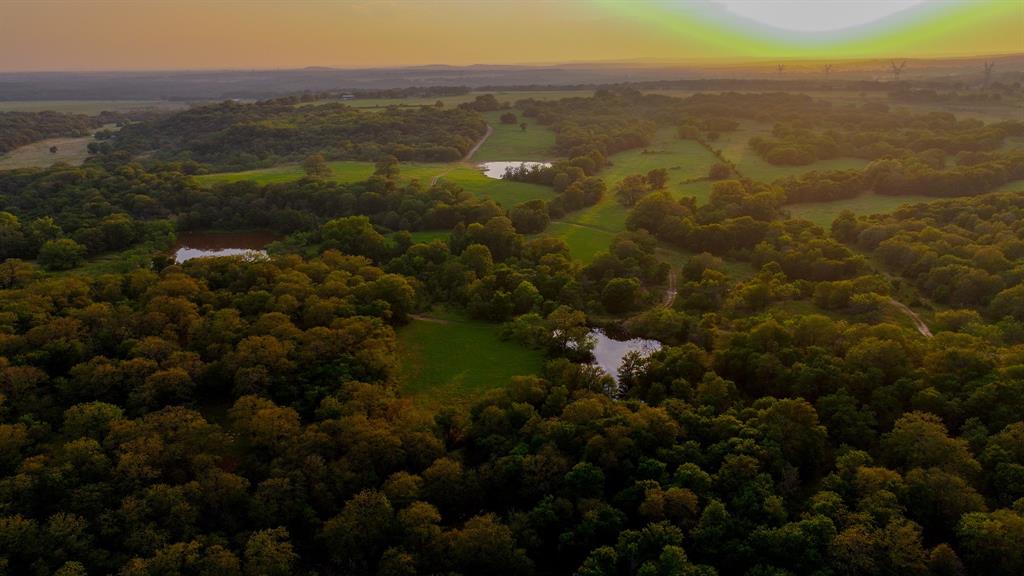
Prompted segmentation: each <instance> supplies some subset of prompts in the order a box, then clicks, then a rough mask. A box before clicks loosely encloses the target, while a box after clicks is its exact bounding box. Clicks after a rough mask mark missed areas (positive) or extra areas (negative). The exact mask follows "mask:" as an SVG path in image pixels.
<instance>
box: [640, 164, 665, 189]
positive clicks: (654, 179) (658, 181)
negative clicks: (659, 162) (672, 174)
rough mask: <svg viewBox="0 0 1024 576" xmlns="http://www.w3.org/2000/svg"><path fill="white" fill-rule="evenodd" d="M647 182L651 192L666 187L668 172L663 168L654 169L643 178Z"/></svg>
mask: <svg viewBox="0 0 1024 576" xmlns="http://www.w3.org/2000/svg"><path fill="white" fill-rule="evenodd" d="M644 178H645V179H646V180H647V184H648V186H650V187H651V189H652V190H661V189H663V188H665V186H666V185H668V170H666V169H664V168H655V169H654V170H651V171H649V172H648V173H647V176H645V177H644Z"/></svg>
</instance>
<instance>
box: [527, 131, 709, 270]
mask: <svg viewBox="0 0 1024 576" xmlns="http://www.w3.org/2000/svg"><path fill="white" fill-rule="evenodd" d="M611 161H612V165H611V166H609V167H607V168H605V169H604V170H602V171H601V172H600V173H599V174H598V176H600V177H601V178H602V179H604V181H605V184H607V185H608V192H607V193H606V194H605V196H604V198H602V199H601V201H600V202H598V203H597V204H595V205H594V206H590V207H588V208H585V209H583V210H580V211H577V212H573V213H572V214H569V215H567V216H566V217H565V218H564V219H563V221H562V222H556V223H553V224H552V225H551V226H550V227H549V228H548V231H547V233H549V234H553V235H556V236H559V237H561V238H562V239H563V240H565V242H566V244H568V245H569V249H570V251H571V253H572V255H573V257H574V258H579V259H580V260H582V261H583V262H590V261H591V260H593V258H594V256H595V255H597V254H599V253H601V252H603V251H605V250H607V249H608V244H609V242H610V241H611V239H612V238H613V237H614V236H615V234H617V233H619V232H621V231H623V230H625V229H626V214H627V212H628V210H627V209H626V208H624V207H623V206H622V205H621V204H619V202H618V200H617V199H616V197H615V186H616V185H617V184H618V183H619V182H620V181H622V179H623V178H625V177H626V176H629V175H631V174H645V173H647V172H648V171H650V170H653V169H655V168H665V169H667V170H668V175H669V182H668V190H669V191H670V192H671V193H672V195H673V196H674V197H676V198H679V197H682V196H697V197H698V200H701V199H704V200H706V199H707V195H708V194H709V193H710V185H709V184H708V183H706V182H691V183H687V184H684V182H686V181H687V180H691V179H693V178H700V177H703V176H705V175H706V174H707V172H708V168H710V167H711V165H712V164H713V163H714V162H715V157H714V156H713V155H712V154H711V153H710V152H708V151H707V150H705V149H704V148H703V147H702V146H700V145H699V144H697V143H696V142H694V141H692V140H680V139H678V138H676V135H675V130H674V129H673V128H662V129H661V130H659V131H658V135H657V137H656V138H655V140H654V142H653V143H652V144H651V145H650V146H648V147H647V149H646V150H630V151H627V152H621V153H619V154H615V155H613V156H612V157H611Z"/></svg>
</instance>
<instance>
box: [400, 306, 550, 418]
mask: <svg viewBox="0 0 1024 576" xmlns="http://www.w3.org/2000/svg"><path fill="white" fill-rule="evenodd" d="M398 342H399V347H400V360H401V362H400V365H401V371H400V374H399V382H400V386H401V392H402V394H403V395H406V396H410V397H413V398H415V399H416V400H417V402H424V403H426V404H429V405H434V406H446V405H467V404H469V403H471V402H472V401H473V400H476V399H479V398H480V397H481V396H483V395H484V394H485V393H486V392H487V391H489V390H493V389H496V388H501V387H503V386H505V385H507V383H508V381H509V379H510V378H512V377H513V376H518V375H525V374H537V373H539V372H540V369H541V367H542V365H543V363H544V354H543V353H542V352H541V351H539V350H531V349H529V348H526V347H524V346H521V345H519V344H517V343H516V342H513V341H510V340H503V339H502V338H501V326H500V325H496V324H490V323H487V322H479V321H476V320H471V319H469V318H467V317H465V316H462V315H460V314H454V313H444V312H440V313H431V314H430V315H427V316H421V317H417V318H414V319H413V320H412V322H410V323H409V324H408V325H407V326H404V327H402V328H401V329H399V330H398Z"/></svg>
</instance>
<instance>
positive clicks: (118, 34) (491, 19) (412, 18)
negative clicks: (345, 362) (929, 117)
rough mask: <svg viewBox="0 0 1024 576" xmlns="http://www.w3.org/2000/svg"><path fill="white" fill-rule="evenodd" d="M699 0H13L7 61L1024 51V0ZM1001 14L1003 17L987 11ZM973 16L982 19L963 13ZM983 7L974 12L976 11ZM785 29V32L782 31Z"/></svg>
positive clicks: (210, 62)
mask: <svg viewBox="0 0 1024 576" xmlns="http://www.w3.org/2000/svg"><path fill="white" fill-rule="evenodd" d="M704 6H713V5H709V4H707V3H701V2H676V3H672V2H667V1H663V2H643V1H641V2H630V3H625V2H621V1H613V2H609V1H594V2H541V1H533V2H525V3H524V2H516V3H513V2H479V1H478V2H469V1H442V2H417V1H403V2H355V1H330V0H321V1H306V2H280V1H271V2H241V1H235V0H229V1H221V2H208V1H200V0H180V1H170V0H151V1H146V2H133V3H128V2H116V1H95V2H74V1H68V0H53V1H49V2H22V1H17V0H15V1H13V2H12V1H8V2H6V3H4V4H3V5H2V6H0V70H2V71H26V70H160V69H253V68H259V69H275V68H301V67H305V66H336V67H374V66H402V65H423V64H451V65H469V64H526V63H540V64H554V63H566V62H580V61H610V60H630V59H645V58H649V59H659V60H662V61H668V60H686V61H698V60H703V59H744V58H753V57H759V56H771V57H806V58H817V57H886V56H888V55H892V54H895V53H898V54H899V55H900V56H917V57H927V56H950V55H976V54H994V53H1022V52H1024V33H1022V32H1021V30H1022V29H1024V2H1021V1H1015V0H1010V1H1009V2H1006V1H996V2H988V1H976V2H974V3H973V4H971V5H970V6H967V7H962V8H961V10H962V12H961V13H960V14H959V15H958V16H957V17H956V18H952V17H950V18H946V19H945V20H943V19H934V18H933V19H931V20H929V21H927V22H925V21H923V20H922V21H921V22H920V23H916V24H913V25H907V26H905V27H904V28H905V30H902V31H901V29H899V28H897V29H894V30H890V31H889V32H887V33H886V34H887V35H882V34H881V33H879V34H878V35H876V36H870V35H868V36H865V37H864V38H863V39H861V40H860V41H859V42H854V41H844V42H843V43H839V42H834V43H833V42H828V41H826V42H816V43H799V42H791V41H788V40H786V39H781V40H780V39H778V38H772V37H758V31H757V30H755V29H753V28H751V26H750V24H749V22H747V23H746V24H744V23H742V22H738V21H737V22H736V23H731V22H725V23H723V22H721V21H717V22H716V21H713V20H712V19H708V18H704V17H702V15H701V12H702V11H703V7H704ZM990 13H991V14H996V13H998V14H999V15H1001V16H999V17H998V18H996V17H995V16H992V17H989V16H990ZM965 14H967V15H969V16H972V17H964V15H965ZM973 16H977V17H976V18H973ZM779 38H782V36H779Z"/></svg>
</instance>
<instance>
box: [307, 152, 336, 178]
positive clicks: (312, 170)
mask: <svg viewBox="0 0 1024 576" xmlns="http://www.w3.org/2000/svg"><path fill="white" fill-rule="evenodd" d="M302 170H303V171H304V172H305V173H306V176H309V177H310V178H327V177H328V176H330V175H331V167H330V166H329V165H328V164H327V161H326V160H324V155H323V154H313V155H311V156H309V157H307V158H306V159H305V160H304V161H303V162H302Z"/></svg>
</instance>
